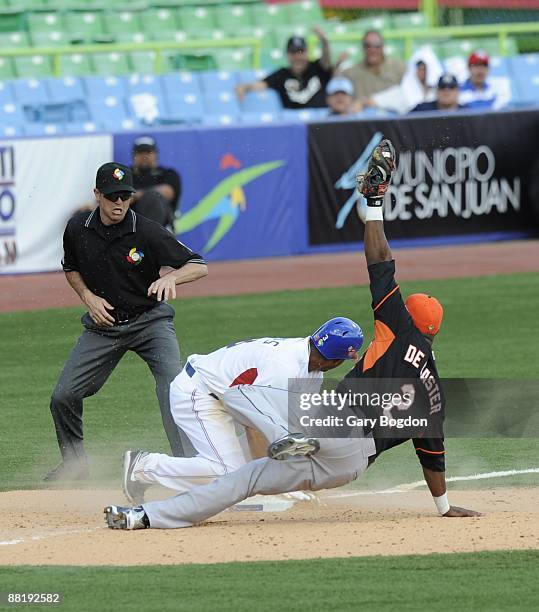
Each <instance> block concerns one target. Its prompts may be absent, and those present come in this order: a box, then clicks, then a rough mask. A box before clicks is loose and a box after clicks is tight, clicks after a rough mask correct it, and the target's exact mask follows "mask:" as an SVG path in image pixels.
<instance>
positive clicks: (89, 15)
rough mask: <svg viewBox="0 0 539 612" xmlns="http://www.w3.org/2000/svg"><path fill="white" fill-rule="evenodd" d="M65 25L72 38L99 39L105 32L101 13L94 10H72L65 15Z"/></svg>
mask: <svg viewBox="0 0 539 612" xmlns="http://www.w3.org/2000/svg"><path fill="white" fill-rule="evenodd" d="M64 21H65V25H66V28H67V31H68V32H69V36H70V38H71V39H72V40H75V39H80V40H83V41H85V42H93V41H95V40H99V39H100V38H102V37H103V35H104V34H105V30H104V27H103V17H102V14H101V13H99V12H96V11H92V12H90V11H72V12H70V13H67V14H66V16H65V19H64Z"/></svg>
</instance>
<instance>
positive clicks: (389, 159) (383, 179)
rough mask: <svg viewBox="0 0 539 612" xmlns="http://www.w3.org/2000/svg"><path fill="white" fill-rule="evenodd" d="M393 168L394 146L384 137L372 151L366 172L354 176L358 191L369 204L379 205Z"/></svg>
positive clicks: (389, 181)
mask: <svg viewBox="0 0 539 612" xmlns="http://www.w3.org/2000/svg"><path fill="white" fill-rule="evenodd" d="M394 170H395V147H394V146H393V143H392V142H391V140H388V139H387V138H385V139H384V140H382V141H380V144H379V145H378V146H377V147H376V148H375V149H374V151H373V152H372V155H371V158H370V160H369V165H368V167H367V172H365V173H364V174H358V175H357V176H356V185H357V189H358V191H359V193H360V194H361V195H362V196H363V197H365V198H367V204H368V205H369V206H381V205H382V200H383V199H384V195H385V193H386V191H387V190H388V187H389V184H390V183H391V175H392V173H393V171H394Z"/></svg>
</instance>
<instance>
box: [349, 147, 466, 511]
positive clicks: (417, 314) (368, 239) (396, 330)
mask: <svg viewBox="0 0 539 612" xmlns="http://www.w3.org/2000/svg"><path fill="white" fill-rule="evenodd" d="M396 161H397V160H396V153H395V149H394V147H393V144H392V143H391V142H390V141H389V140H385V139H384V140H382V141H381V142H380V143H379V145H378V146H377V147H376V148H375V149H374V151H373V153H372V155H371V159H370V160H369V164H368V168H367V171H366V172H365V173H363V174H360V175H358V177H357V184H358V191H359V193H360V194H361V196H363V198H365V200H366V210H365V209H364V208H360V209H358V212H359V213H360V219H361V221H363V223H364V224H365V231H364V237H363V248H364V252H365V259H366V263H367V270H368V273H369V281H370V291H371V295H372V310H373V315H374V339H373V341H372V342H371V343H370V345H369V347H368V349H367V351H366V352H365V353H364V354H363V356H362V357H361V359H360V360H359V361H358V362H357V364H356V365H355V366H354V368H353V369H352V370H351V371H350V372H349V373H348V374H347V375H346V377H345V379H344V380H343V381H342V382H341V383H340V388H339V389H338V391H340V393H341V394H344V393H347V392H348V391H353V390H354V389H357V388H361V387H360V385H361V381H363V383H364V384H366V383H368V382H369V380H370V379H376V380H377V381H378V380H380V381H382V382H383V384H384V385H385V388H387V386H388V381H392V380H395V381H396V389H398V390H400V391H401V392H402V393H404V392H405V389H408V391H407V393H409V394H411V395H413V400H412V403H411V404H410V405H408V406H406V405H404V406H403V404H402V403H399V401H398V400H397V401H396V405H395V406H394V407H392V408H390V410H389V413H390V414H391V415H392V417H396V416H397V414H398V415H400V416H402V415H403V412H404V415H405V416H408V415H413V416H414V417H415V416H419V415H420V416H421V417H425V421H426V424H425V425H421V424H420V425H419V426H418V428H415V429H414V430H413V431H412V432H411V433H408V432H407V433H404V434H403V435H401V436H400V437H399V435H398V433H399V432H398V431H397V430H396V428H393V430H391V429H389V430H388V429H387V428H386V429H385V430H384V428H383V427H382V426H381V424H377V425H375V426H374V427H373V429H372V433H373V437H374V441H375V444H376V454H375V455H374V456H373V457H372V458H369V462H370V463H371V462H372V461H374V460H376V459H377V458H378V457H379V456H380V455H381V454H382V453H384V452H386V451H387V450H389V449H391V448H394V447H395V446H398V445H400V444H402V443H404V442H407V441H408V440H410V439H411V440H412V443H413V446H414V450H415V453H416V455H417V458H418V459H419V462H420V464H421V467H422V469H423V475H424V477H425V481H426V483H427V485H428V487H429V490H430V492H431V494H432V496H433V498H434V503H435V505H436V507H437V509H438V511H439V513H440V514H441V515H442V516H445V517H467V516H477V515H478V513H477V512H474V511H472V510H466V509H464V508H458V507H456V506H451V505H450V504H449V501H448V497H447V491H446V483H445V447H444V439H443V417H444V409H445V408H444V406H445V399H444V393H443V388H442V384H441V381H440V378H439V375H438V370H437V364H436V360H435V357H434V353H433V351H432V345H433V343H434V341H435V339H436V337H437V335H438V333H439V332H440V329H441V327H442V321H443V316H444V309H443V307H442V305H441V304H440V302H439V301H438V300H437V299H436V298H435V297H434V296H432V295H429V294H426V293H414V294H412V295H409V296H408V297H407V298H406V299H403V296H402V294H401V291H400V287H399V285H398V284H397V282H396V280H395V260H394V258H393V254H392V252H391V249H390V247H389V244H388V242H387V238H386V236H385V232H384V212H383V211H384V197H385V195H386V194H387V193H388V189H389V186H390V182H391V176H392V174H393V172H394V171H395V169H396ZM365 379H367V380H365ZM356 406H357V404H356ZM357 409H362V410H364V412H365V413H366V414H367V415H368V412H369V407H366V408H364V407H363V404H360V406H358V407H357ZM401 411H403V412H401Z"/></svg>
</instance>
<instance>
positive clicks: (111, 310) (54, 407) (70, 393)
mask: <svg viewBox="0 0 539 612" xmlns="http://www.w3.org/2000/svg"><path fill="white" fill-rule="evenodd" d="M134 192H135V188H134V186H133V176H132V173H131V170H130V169H129V168H127V167H126V166H123V165H121V164H118V163H115V162H110V163H106V164H104V165H102V166H101V167H100V168H99V169H98V171H97V175H96V183H95V189H94V195H95V198H96V201H97V205H98V207H97V208H96V209H95V210H93V211H92V212H81V213H78V214H76V215H75V216H74V217H72V218H71V219H70V220H69V222H68V224H67V227H66V229H65V232H64V259H63V261H62V265H63V269H64V272H65V275H66V278H67V281H68V283H69V284H70V285H71V287H72V288H73V290H74V291H75V292H76V293H77V295H78V296H79V298H80V299H81V301H82V303H83V304H84V305H85V306H86V307H87V308H88V312H86V313H85V314H84V316H83V317H82V319H81V322H82V325H83V327H84V330H83V333H82V335H81V336H80V338H79V340H78V341H77V344H76V345H75V347H74V349H73V351H72V352H71V355H70V356H69V358H68V360H67V362H66V364H65V366H64V369H63V371H62V373H61V375H60V379H59V380H58V383H57V385H56V387H55V389H54V391H53V394H52V398H51V404H50V409H51V413H52V417H53V419H54V424H55V427H56V436H57V439H58V445H59V447H60V452H61V454H62V461H61V463H60V464H59V465H58V466H56V467H55V468H54V469H52V470H51V471H50V472H49V473H48V474H47V475H46V476H45V478H44V479H45V480H47V481H53V480H65V479H70V480H71V479H84V478H86V477H88V464H87V458H86V453H85V450H84V445H83V424H82V410H83V399H84V398H86V397H88V396H90V395H94V394H95V393H97V391H99V389H100V388H101V387H102V386H103V384H104V383H105V381H106V380H107V378H108V377H109V375H110V374H111V372H112V371H113V370H114V368H115V367H116V365H117V364H118V362H119V361H120V359H121V358H122V357H123V355H124V354H125V353H126V352H127V351H134V352H135V353H137V354H138V355H139V356H140V357H141V358H142V359H144V361H145V362H146V363H147V364H148V366H149V368H150V370H151V372H152V374H153V376H154V378H155V382H156V392H157V398H158V400H159V405H160V408H161V416H162V419H163V425H164V427H165V431H166V434H167V437H168V440H169V442H170V446H171V449H172V452H173V454H175V455H179V456H183V455H184V454H185V453H184V449H183V445H182V435H183V434H182V432H180V431H179V430H178V428H177V427H176V425H175V423H174V421H173V419H172V416H171V413H170V406H169V397H168V394H169V385H170V382H171V381H172V380H173V379H174V378H175V377H176V375H177V374H178V372H179V371H180V351H179V347H178V341H177V338H176V332H175V329H174V323H173V318H174V314H175V313H174V309H173V308H172V307H171V306H169V305H168V304H167V303H166V300H167V299H169V298H175V297H176V285H179V284H183V283H189V282H192V281H195V280H197V279H199V278H201V277H203V276H205V275H206V274H207V267H206V264H205V262H204V260H203V259H202V258H201V257H200V255H197V254H196V253H193V251H191V250H190V249H189V248H188V247H186V246H185V245H183V244H182V243H180V242H178V241H177V240H176V238H175V237H174V236H173V235H172V234H171V233H170V232H168V231H167V230H166V229H164V228H163V227H161V226H160V225H158V224H157V223H155V222H153V221H150V220H149V219H146V218H145V217H143V216H141V215H137V214H136V213H135V212H133V211H132V210H130V208H129V206H130V203H131V197H132V194H133V193H134ZM183 440H184V441H185V440H187V438H186V437H183ZM187 443H188V440H187Z"/></svg>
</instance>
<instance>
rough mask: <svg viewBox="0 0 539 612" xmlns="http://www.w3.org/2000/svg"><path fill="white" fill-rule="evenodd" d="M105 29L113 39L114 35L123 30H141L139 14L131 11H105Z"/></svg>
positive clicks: (121, 32) (129, 31) (123, 31)
mask: <svg viewBox="0 0 539 612" xmlns="http://www.w3.org/2000/svg"><path fill="white" fill-rule="evenodd" d="M104 22H105V30H106V32H107V33H108V34H111V35H112V37H113V38H114V39H115V40H118V39H117V37H116V35H117V34H123V33H125V32H128V33H133V32H141V31H142V30H143V27H142V23H141V21H140V19H139V14H138V13H135V12H133V11H118V12H114V13H112V12H106V13H105V14H104Z"/></svg>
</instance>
